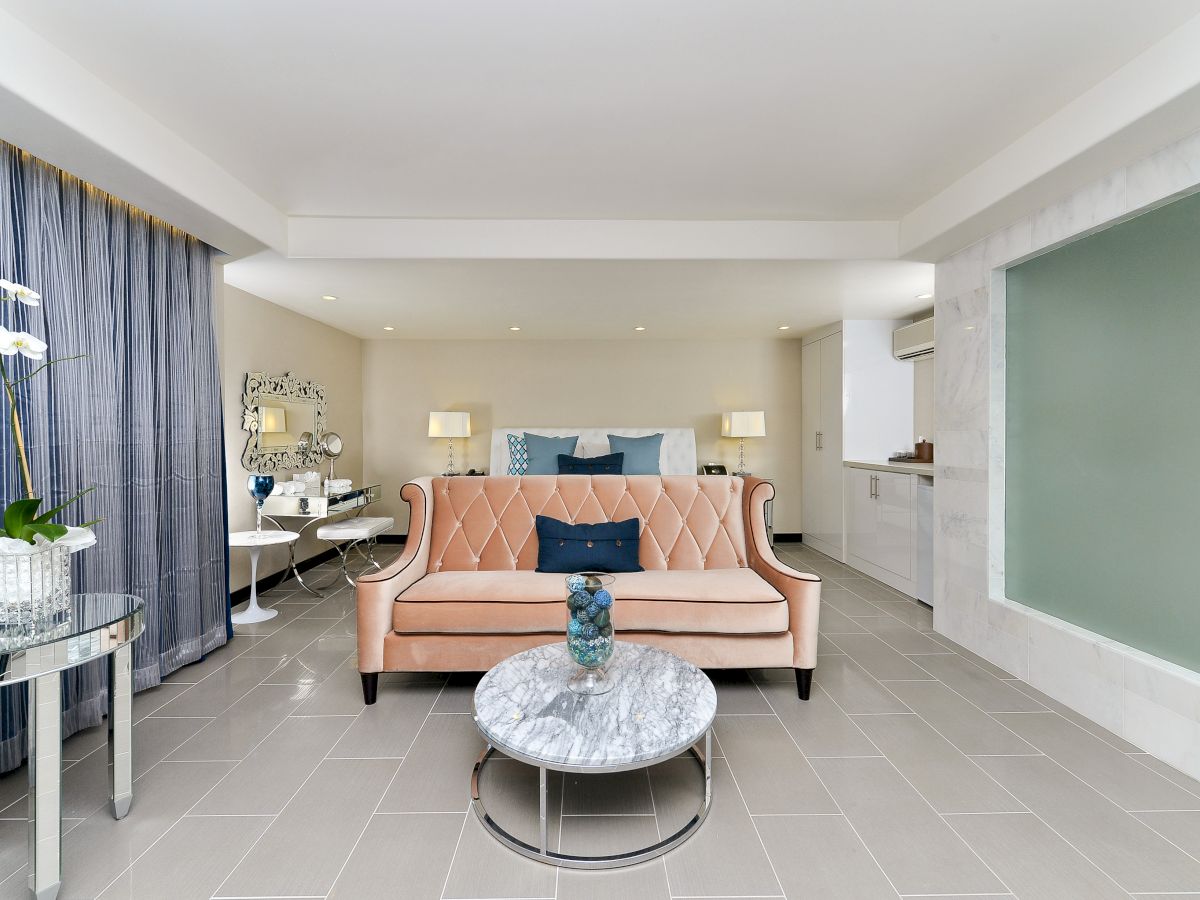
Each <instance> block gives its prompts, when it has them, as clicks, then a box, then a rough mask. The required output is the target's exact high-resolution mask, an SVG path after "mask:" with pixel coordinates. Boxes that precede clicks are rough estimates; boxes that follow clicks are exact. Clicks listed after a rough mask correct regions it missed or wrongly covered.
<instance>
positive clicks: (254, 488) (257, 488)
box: [246, 472, 275, 534]
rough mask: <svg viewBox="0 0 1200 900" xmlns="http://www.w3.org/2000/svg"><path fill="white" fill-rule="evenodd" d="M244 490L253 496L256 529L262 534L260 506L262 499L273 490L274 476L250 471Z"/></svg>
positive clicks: (261, 506) (268, 495) (261, 505)
mask: <svg viewBox="0 0 1200 900" xmlns="http://www.w3.org/2000/svg"><path fill="white" fill-rule="evenodd" d="M246 490H247V491H249V492H250V496H251V497H253V498H254V503H255V505H256V507H257V514H258V524H257V528H256V530H257V531H258V533H259V534H262V508H263V501H265V500H266V499H267V498H268V497H270V496H271V491H273V490H275V476H274V475H263V474H260V473H259V472H253V473H251V475H250V477H249V478H247V479H246Z"/></svg>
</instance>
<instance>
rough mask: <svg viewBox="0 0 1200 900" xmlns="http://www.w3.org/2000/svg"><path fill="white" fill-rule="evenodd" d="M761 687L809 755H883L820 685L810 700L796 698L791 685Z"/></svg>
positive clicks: (785, 724) (774, 684) (806, 754)
mask: <svg viewBox="0 0 1200 900" xmlns="http://www.w3.org/2000/svg"><path fill="white" fill-rule="evenodd" d="M760 687H761V688H762V691H763V694H764V695H765V696H766V698H767V702H768V703H770V704H771V708H772V709H773V710H775V714H776V715H777V716H778V717H779V720H780V721H781V722H782V723H783V727H784V728H786V729H787V730H788V733H789V734H790V735H791V736H792V740H794V741H795V742H796V743H797V744H798V745H799V746H800V749H801V750H802V751H804V755H805V756H878V755H879V751H878V750H877V749H876V748H875V745H874V744H872V743H871V742H870V740H868V739H867V736H866V735H864V734H863V733H862V730H861V729H860V728H859V727H858V726H857V725H855V724H854V721H853V720H852V719H851V718H850V717H849V716H847V715H846V714H845V713H844V712H842V711H841V709H839V708H838V705H837V704H836V703H834V702H833V698H832V697H830V696H829V694H827V693H826V692H825V691H824V690H823V689H822V688H821V686H820V685H816V686H814V687H813V689H812V692H811V693H810V694H809V698H808V700H807V701H804V700H801V699H800V698H798V697H797V696H796V689H795V687H794V686H793V685H792V684H790V683H777V682H768V683H766V684H763V685H760Z"/></svg>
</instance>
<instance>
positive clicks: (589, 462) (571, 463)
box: [558, 453, 625, 475]
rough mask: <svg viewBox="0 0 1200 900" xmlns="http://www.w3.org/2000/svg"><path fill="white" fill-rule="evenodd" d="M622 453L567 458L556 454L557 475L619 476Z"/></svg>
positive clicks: (565, 455) (623, 455) (623, 457)
mask: <svg viewBox="0 0 1200 900" xmlns="http://www.w3.org/2000/svg"><path fill="white" fill-rule="evenodd" d="M624 459H625V454H624V453H609V454H607V455H605V456H568V455H567V454H565V453H560V454H558V474H559V475H620V474H621V466H622V463H623V461H624Z"/></svg>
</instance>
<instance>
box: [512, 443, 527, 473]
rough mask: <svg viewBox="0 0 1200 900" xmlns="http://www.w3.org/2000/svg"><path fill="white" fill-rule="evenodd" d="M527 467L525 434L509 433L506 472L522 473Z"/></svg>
mask: <svg viewBox="0 0 1200 900" xmlns="http://www.w3.org/2000/svg"><path fill="white" fill-rule="evenodd" d="M528 468H529V448H528V447H526V446H525V436H524V435H520V434H510V435H509V436H508V474H509V475H524V474H525V470H526V469H528Z"/></svg>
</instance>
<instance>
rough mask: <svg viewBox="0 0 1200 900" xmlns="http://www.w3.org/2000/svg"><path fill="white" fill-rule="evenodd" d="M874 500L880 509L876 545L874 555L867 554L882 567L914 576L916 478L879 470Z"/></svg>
mask: <svg viewBox="0 0 1200 900" xmlns="http://www.w3.org/2000/svg"><path fill="white" fill-rule="evenodd" d="M875 475H876V476H877V478H876V481H875V484H876V487H875V493H876V494H877V495H878V499H877V500H876V501H875V504H876V507H877V509H878V519H877V522H878V524H877V526H876V529H875V533H876V546H875V552H874V555H873V556H868V557H865V558H866V559H868V560H870V561H871V562H873V563H875V565H877V566H879V567H880V568H881V569H887V570H888V571H889V572H894V573H895V574H897V575H899V576H900V577H901V578H908V579H911V578H912V577H913V572H912V553H913V546H914V544H913V541H914V540H915V539H916V536H915V535H914V534H913V514H912V513H913V500H914V497H913V486H912V483H913V480H914V479H915V477H916V476H914V475H905V474H903V473H900V472H876V473H875Z"/></svg>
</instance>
